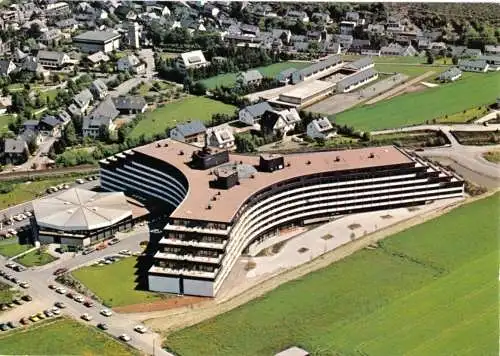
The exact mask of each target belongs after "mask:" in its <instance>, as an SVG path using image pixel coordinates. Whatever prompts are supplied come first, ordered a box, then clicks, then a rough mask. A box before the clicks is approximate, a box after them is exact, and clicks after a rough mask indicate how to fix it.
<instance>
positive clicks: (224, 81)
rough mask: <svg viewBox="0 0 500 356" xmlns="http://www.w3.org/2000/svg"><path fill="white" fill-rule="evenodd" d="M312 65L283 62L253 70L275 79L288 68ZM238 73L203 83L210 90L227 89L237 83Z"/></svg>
mask: <svg viewBox="0 0 500 356" xmlns="http://www.w3.org/2000/svg"><path fill="white" fill-rule="evenodd" d="M310 65H311V63H308V62H290V61H288V62H281V63H273V64H271V65H268V66H265V67H257V68H253V69H256V70H258V71H259V72H260V73H261V74H262V75H263V76H264V77H274V76H276V75H277V74H278V73H279V72H281V71H283V70H285V69H288V68H295V69H302V68H305V67H308V66H310ZM237 74H238V73H226V74H220V75H217V76H215V77H211V78H208V79H204V80H202V81H201V82H202V83H203V84H205V85H206V87H207V88H208V89H213V88H215V87H217V86H222V85H224V86H226V87H232V86H233V85H234V84H235V83H236V75H237Z"/></svg>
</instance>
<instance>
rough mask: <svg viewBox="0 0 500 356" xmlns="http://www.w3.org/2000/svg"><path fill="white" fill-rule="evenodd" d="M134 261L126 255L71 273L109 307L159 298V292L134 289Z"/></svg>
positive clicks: (134, 259) (135, 284) (135, 283)
mask: <svg viewBox="0 0 500 356" xmlns="http://www.w3.org/2000/svg"><path fill="white" fill-rule="evenodd" d="M136 263H137V259H136V258H135V257H128V258H125V259H123V260H121V261H119V262H115V263H113V264H111V265H106V266H102V267H101V266H89V267H83V268H80V269H77V270H76V271H73V272H71V273H72V275H73V277H75V278H76V279H78V280H79V281H80V282H82V283H83V284H84V285H85V286H86V287H88V288H89V289H90V290H91V291H92V292H94V293H95V294H96V295H97V296H98V297H99V298H101V299H102V300H103V302H104V303H106V305H109V306H110V307H119V306H123V305H130V304H139V303H147V302H152V301H155V300H159V299H161V298H162V296H161V295H160V294H156V293H152V292H146V291H142V290H136V289H135V288H136V286H137V282H136V278H137V276H136V274H135V273H136V267H135V265H136Z"/></svg>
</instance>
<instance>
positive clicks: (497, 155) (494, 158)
mask: <svg viewBox="0 0 500 356" xmlns="http://www.w3.org/2000/svg"><path fill="white" fill-rule="evenodd" d="M483 157H484V159H486V160H488V161H490V162H493V163H500V151H489V152H486V153H484V154H483Z"/></svg>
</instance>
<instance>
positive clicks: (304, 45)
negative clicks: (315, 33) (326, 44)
mask: <svg viewBox="0 0 500 356" xmlns="http://www.w3.org/2000/svg"><path fill="white" fill-rule="evenodd" d="M293 49H294V51H296V52H307V51H308V50H309V42H294V43H293Z"/></svg>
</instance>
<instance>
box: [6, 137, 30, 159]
mask: <svg viewBox="0 0 500 356" xmlns="http://www.w3.org/2000/svg"><path fill="white" fill-rule="evenodd" d="M28 157H29V151H28V145H27V143H26V141H24V140H23V139H22V138H15V139H14V138H7V139H5V142H4V150H3V161H4V163H5V164H15V165H17V164H22V163H24V162H26V161H27V160H28Z"/></svg>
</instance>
